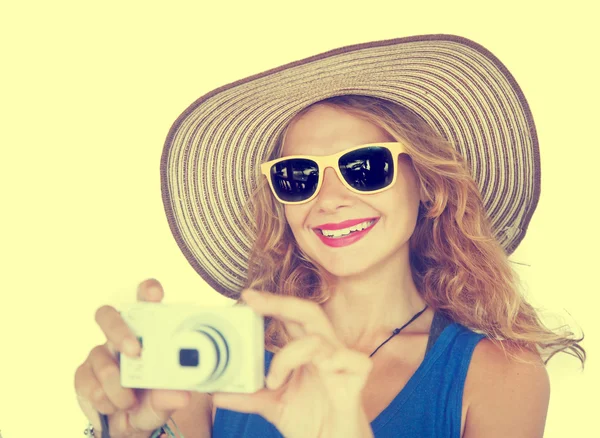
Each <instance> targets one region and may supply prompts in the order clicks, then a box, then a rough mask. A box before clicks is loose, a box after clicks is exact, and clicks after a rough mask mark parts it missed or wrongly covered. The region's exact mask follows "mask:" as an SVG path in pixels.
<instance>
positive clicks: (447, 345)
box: [212, 312, 484, 438]
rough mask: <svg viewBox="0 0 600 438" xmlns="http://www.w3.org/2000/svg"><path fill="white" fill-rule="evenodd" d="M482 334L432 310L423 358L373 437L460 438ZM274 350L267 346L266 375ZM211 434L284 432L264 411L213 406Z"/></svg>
mask: <svg viewBox="0 0 600 438" xmlns="http://www.w3.org/2000/svg"><path fill="white" fill-rule="evenodd" d="M483 337H484V335H481V334H477V333H474V332H473V331H471V330H469V329H467V328H466V327H464V326H462V325H460V324H458V323H455V322H452V321H450V320H448V319H447V318H445V317H444V316H442V315H441V314H439V313H437V312H436V314H435V316H434V319H433V322H432V325H431V329H430V334H429V342H428V344H427V349H426V353H425V357H424V358H423V361H422V362H421V364H420V365H419V367H418V368H417V370H416V371H415V373H414V374H413V375H412V377H411V378H410V379H409V380H408V382H407V383H406V385H405V386H404V388H402V390H401V391H400V392H399V393H398V394H397V395H396V397H395V398H394V399H393V400H392V402H391V403H390V404H389V405H388V406H387V407H386V408H385V409H384V410H383V411H382V412H381V413H380V414H379V415H378V416H377V418H375V419H374V420H373V421H372V422H371V429H372V430H373V434H374V435H375V437H376V438H387V437H390V438H391V437H398V436H402V437H403V438H426V437H427V438H433V437H444V438H460V427H461V414H462V399H463V389H464V384H465V379H466V376H467V370H468V368H469V364H470V362H471V356H472V355H473V350H474V348H475V346H476V345H477V343H478V342H479V341H480V340H481V339H482V338H483ZM272 358H273V353H272V352H270V351H266V350H265V376H266V375H267V373H268V371H269V366H270V365H271V359H272ZM212 436H213V438H234V437H235V438H258V437H260V438H282V437H283V435H281V433H279V431H278V430H277V429H276V428H275V426H273V424H271V423H269V422H268V421H267V420H265V419H264V418H263V417H261V416H260V415H257V414H246V413H241V412H235V411H230V410H227V409H220V408H217V411H216V413H215V421H214V424H213V435H212Z"/></svg>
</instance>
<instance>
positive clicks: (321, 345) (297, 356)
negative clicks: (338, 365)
mask: <svg viewBox="0 0 600 438" xmlns="http://www.w3.org/2000/svg"><path fill="white" fill-rule="evenodd" d="M331 354H333V347H332V346H331V345H330V344H329V343H328V342H327V341H326V340H325V339H323V338H322V337H321V336H319V335H308V336H304V337H302V338H300V339H295V340H293V341H290V342H289V343H288V344H287V345H286V346H285V347H283V348H282V349H281V350H280V351H279V352H278V353H277V354H276V355H274V356H273V359H272V360H271V365H270V367H269V374H268V375H267V379H266V385H267V388H269V389H277V388H279V387H280V386H281V384H282V383H284V382H285V381H286V380H287V378H288V377H289V375H290V373H291V372H292V371H294V370H295V369H297V368H299V367H301V366H302V365H305V364H309V363H314V362H315V361H320V360H321V359H322V358H325V357H328V356H330V355H331Z"/></svg>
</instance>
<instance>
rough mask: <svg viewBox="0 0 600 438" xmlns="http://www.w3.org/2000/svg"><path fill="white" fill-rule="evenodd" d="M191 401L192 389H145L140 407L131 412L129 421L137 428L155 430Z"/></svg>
mask: <svg viewBox="0 0 600 438" xmlns="http://www.w3.org/2000/svg"><path fill="white" fill-rule="evenodd" d="M190 401H191V392H190V391H172V390H162V389H160V390H158V389H157V390H154V389H153V390H150V391H145V392H144V393H143V394H142V396H141V398H140V405H139V407H138V408H137V409H136V410H135V411H132V412H130V413H129V417H128V422H129V424H130V425H131V427H132V428H134V429H137V430H154V429H156V428H158V427H160V426H161V425H163V424H165V423H166V422H167V420H168V419H169V417H170V416H171V415H173V413H174V412H175V411H177V410H179V409H183V408H185V407H187V406H188V405H189V403H190Z"/></svg>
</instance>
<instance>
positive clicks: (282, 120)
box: [161, 35, 541, 299]
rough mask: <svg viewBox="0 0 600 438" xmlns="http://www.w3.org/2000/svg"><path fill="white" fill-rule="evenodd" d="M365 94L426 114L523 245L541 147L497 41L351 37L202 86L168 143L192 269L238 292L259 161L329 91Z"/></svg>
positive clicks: (173, 221)
mask: <svg viewBox="0 0 600 438" xmlns="http://www.w3.org/2000/svg"><path fill="white" fill-rule="evenodd" d="M344 94H359V95H367V96H373V97H378V98H381V99H385V100H389V101H392V102H396V103H398V104H400V105H402V106H404V107H406V108H408V109H409V110H411V111H413V112H414V113H416V114H418V115H419V116H421V117H422V118H423V119H424V120H425V121H426V122H427V123H428V124H429V125H430V126H431V127H432V128H434V129H435V130H436V131H437V132H438V133H439V134H441V135H442V136H443V137H444V138H446V139H447V140H449V141H450V142H451V143H452V144H453V145H454V146H455V147H456V149H457V150H458V151H459V152H460V153H461V154H462V156H463V157H465V159H466V160H467V162H468V164H469V168H470V171H471V174H472V176H473V178H474V179H475V181H476V182H477V184H478V186H479V189H480V191H481V195H482V199H483V203H484V206H485V209H486V212H487V214H488V216H489V217H490V220H491V222H492V226H493V229H494V234H495V237H496V238H497V239H498V241H499V242H500V243H501V245H502V247H503V248H504V249H505V251H506V253H507V254H511V253H512V252H513V251H514V250H515V248H516V247H517V246H518V245H519V243H520V242H521V240H522V239H523V237H524V236H525V232H526V230H527V226H528V224H529V221H530V219H531V216H532V215H533V212H534V210H535V208H536V206H537V202H538V199H539V196H540V175H541V173H540V157H539V148H538V141H537V135H536V131H535V125H534V122H533V118H532V115H531V112H530V110H529V106H528V104H527V102H526V100H525V97H524V96H523V93H522V92H521V89H520V88H519V86H518V85H517V83H516V81H515V79H514V78H513V77H512V75H511V74H510V73H509V71H508V70H507V69H506V67H505V66H504V65H503V64H502V63H501V62H500V61H499V60H498V59H497V58H496V57H495V56H494V55H493V54H491V53H490V52H489V51H488V50H487V49H485V48H483V47H482V46H480V45H479V44H477V43H474V42H473V41H470V40H468V39H465V38H462V37H457V36H452V35H424V36H415V37H409V38H398V39H393V40H386V41H376V42H372V43H366V44H357V45H353V46H347V47H342V48H339V49H335V50H331V51H329V52H326V53H322V54H319V55H316V56H312V57H310V58H306V59H303V60H300V61H296V62H293V63H290V64H286V65H283V66H281V67H277V68H274V69H271V70H268V71H266V72H263V73H259V74H257V75H254V76H250V77H248V78H245V79H241V80H239V81H237V82H234V83H231V84H228V85H225V86H222V87H220V88H217V89H216V90H213V91H211V92H210V93H208V94H206V95H204V96H202V97H201V98H199V99H198V100H196V101H195V102H194V103H193V104H192V105H190V106H189V107H188V108H187V109H186V110H185V111H184V112H183V114H181V116H179V118H178V119H177V120H176V121H175V123H174V124H173V126H172V127H171V130H170V131H169V134H168V137H167V139H166V142H165V146H164V150H163V154H162V161H161V186H162V196H163V202H164V206H165V211H166V214H167V218H168V221H169V225H170V227H171V231H172V232H173V235H174V236H175V239H176V240H177V243H178V244H179V247H180V248H181V250H182V251H183V253H184V254H185V256H186V258H187V260H188V261H189V262H190V264H191V265H192V266H193V267H194V269H195V270H196V271H197V272H198V273H199V274H200V275H201V276H202V278H204V280H206V282H207V283H208V284H210V285H211V286H212V287H213V288H214V289H216V290H217V291H218V292H219V293H221V294H223V295H225V296H227V297H230V298H234V299H237V298H238V297H239V293H240V292H241V290H242V287H243V284H244V282H245V279H246V273H247V266H248V255H249V252H250V248H251V245H252V241H253V236H252V235H251V234H252V233H249V232H248V225H247V224H245V223H243V222H242V221H243V217H242V206H243V204H244V203H245V202H246V200H247V199H248V197H249V196H250V193H251V192H252V190H253V188H254V187H255V186H256V184H257V182H258V181H259V178H261V177H262V176H261V175H260V171H259V164H260V163H261V162H262V161H264V160H265V159H266V158H267V153H268V151H269V147H270V145H272V143H273V141H274V140H275V139H276V138H277V136H278V135H279V133H280V132H281V131H282V129H283V128H284V127H285V126H286V124H287V123H288V122H289V121H290V120H291V119H292V118H293V117H294V115H295V114H297V113H298V112H299V111H300V110H302V109H303V108H305V107H307V106H309V105H311V104H313V103H315V102H317V101H320V100H323V99H326V98H328V97H333V96H338V95H344Z"/></svg>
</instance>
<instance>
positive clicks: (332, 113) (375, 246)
mask: <svg viewBox="0 0 600 438" xmlns="http://www.w3.org/2000/svg"><path fill="white" fill-rule="evenodd" d="M389 141H394V139H393V138H391V137H390V136H389V135H388V134H387V133H386V132H385V131H383V130H382V129H381V128H379V127H377V126H375V125H373V124H371V123H370V122H368V121H365V120H362V119H360V118H358V117H356V116H354V115H351V114H349V113H347V112H344V111H343V110H340V109H337V108H334V107H331V106H327V105H322V104H321V105H315V106H314V107H313V108H312V109H311V110H310V111H309V112H307V113H305V114H303V115H302V116H301V117H299V118H297V119H295V120H293V121H292V123H291V125H290V127H289V129H288V132H287V136H286V139H285V143H284V145H283V150H282V154H281V155H282V156H287V155H297V154H300V155H331V154H334V153H336V152H340V151H342V150H344V149H347V148H350V147H353V146H358V145H361V144H367V143H376V142H389ZM398 161H399V162H398V165H397V168H396V171H397V172H398V176H397V180H396V183H395V185H394V186H393V187H392V188H390V189H388V190H385V191H383V192H381V193H377V194H372V195H369V194H357V193H353V192H351V191H350V190H348V189H347V188H346V187H345V186H344V185H343V184H342V182H341V181H340V180H339V179H338V177H337V175H336V173H335V172H334V170H333V169H331V168H328V169H326V170H325V174H324V178H323V185H322V187H321V189H320V191H319V194H318V195H317V197H316V198H314V199H313V200H312V201H310V202H308V203H305V204H300V205H285V207H284V208H285V217H286V219H287V221H288V223H289V225H290V228H291V230H292V232H293V234H294V237H295V238H296V241H297V242H298V245H299V246H300V248H302V250H303V251H304V252H305V253H306V254H307V255H308V256H309V257H310V258H311V259H312V260H313V261H315V262H316V263H318V264H319V265H321V266H322V267H323V268H324V269H326V270H327V271H328V272H330V273H331V274H333V275H334V276H336V277H346V276H352V275H360V274H361V273H364V272H366V271H368V270H370V269H373V268H384V269H398V268H399V265H398V264H399V263H406V262H407V260H408V257H407V256H408V241H409V239H410V236H411V235H412V233H413V231H414V228H415V224H416V220H417V214H418V208H419V200H420V197H419V187H418V182H417V177H416V174H415V173H414V170H413V168H412V165H411V163H410V159H409V158H408V157H407V156H406V155H404V154H401V155H400V157H399V160H398ZM346 221H352V222H351V223H359V224H360V223H363V226H365V225H368V224H369V223H371V222H372V221H374V225H371V226H370V227H368V228H366V229H365V230H364V231H359V232H355V233H352V234H350V235H349V236H348V237H342V238H341V239H334V238H328V237H326V236H325V235H323V233H322V231H321V230H322V229H323V228H335V227H340V226H341V227H346V226H347V224H342V222H346ZM365 222H366V223H367V224H365ZM347 231H348V230H346V232H347ZM342 232H343V231H337V234H338V235H339V234H340V233H342ZM325 234H331V231H329V232H327V230H326V231H325Z"/></svg>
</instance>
